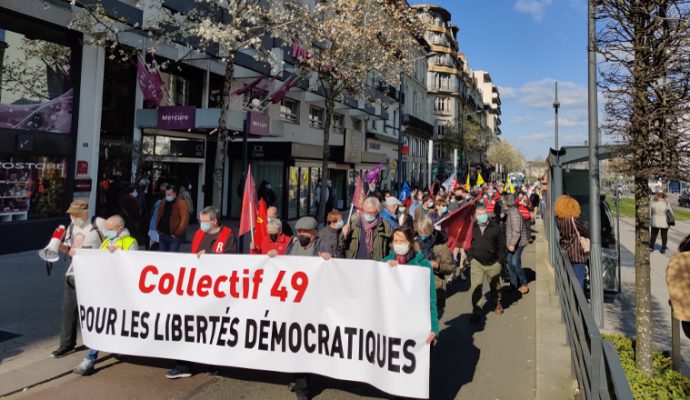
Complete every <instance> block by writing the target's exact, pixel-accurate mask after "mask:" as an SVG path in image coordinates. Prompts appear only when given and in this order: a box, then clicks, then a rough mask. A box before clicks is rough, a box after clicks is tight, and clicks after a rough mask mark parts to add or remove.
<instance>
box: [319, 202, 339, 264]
mask: <svg viewBox="0 0 690 400" xmlns="http://www.w3.org/2000/svg"><path fill="white" fill-rule="evenodd" d="M343 226H345V221H343V216H342V215H341V214H340V211H337V210H333V211H331V212H329V213H328V215H326V226H324V227H323V228H321V230H320V231H319V239H321V243H322V244H323V247H324V248H326V249H328V252H329V253H330V254H331V255H333V256H335V257H340V254H339V253H338V241H339V239H340V231H341V230H342V229H343Z"/></svg>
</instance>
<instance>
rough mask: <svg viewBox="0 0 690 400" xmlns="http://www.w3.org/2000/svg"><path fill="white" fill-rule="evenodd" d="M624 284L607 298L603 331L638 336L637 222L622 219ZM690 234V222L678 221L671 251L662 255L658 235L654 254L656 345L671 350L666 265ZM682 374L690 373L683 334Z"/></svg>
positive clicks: (688, 351) (688, 349)
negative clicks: (636, 325)
mask: <svg viewBox="0 0 690 400" xmlns="http://www.w3.org/2000/svg"><path fill="white" fill-rule="evenodd" d="M620 226H621V265H622V267H621V286H622V291H621V293H620V294H617V295H606V297H605V305H604V309H605V322H604V331H609V332H620V333H624V334H625V335H626V336H630V337H633V336H634V335H635V314H634V311H635V222H634V220H633V219H630V218H621V224H620ZM688 233H690V221H684V222H678V223H677V224H676V226H675V227H672V228H671V229H670V230H669V235H668V251H667V252H666V254H661V253H660V252H659V249H660V248H661V238H657V245H656V251H655V252H654V253H652V254H651V257H650V268H651V291H652V326H653V337H654V345H655V346H656V347H657V348H659V349H662V350H669V351H670V350H671V307H670V306H669V304H668V299H669V295H668V287H667V286H666V265H667V264H668V260H669V259H670V257H671V256H673V254H675V253H676V252H677V248H678V243H680V241H681V240H682V239H683V238H684V237H685V236H686V235H687V234H688ZM681 336H682V338H681V351H682V355H683V357H682V358H683V360H684V363H683V369H682V371H683V373H684V374H685V375H690V339H687V338H686V337H685V336H684V335H681Z"/></svg>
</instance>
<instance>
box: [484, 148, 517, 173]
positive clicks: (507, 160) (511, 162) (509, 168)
mask: <svg viewBox="0 0 690 400" xmlns="http://www.w3.org/2000/svg"><path fill="white" fill-rule="evenodd" d="M486 160H487V161H488V162H489V163H490V164H492V165H494V166H496V165H499V164H500V165H503V166H504V168H505V170H506V172H514V171H522V170H523V169H524V168H525V157H523V156H522V154H521V153H520V151H519V150H518V149H516V148H515V146H513V145H512V144H511V143H510V142H505V141H500V142H499V141H495V142H493V143H491V145H489V148H488V150H487V151H486Z"/></svg>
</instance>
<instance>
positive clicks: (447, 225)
mask: <svg viewBox="0 0 690 400" xmlns="http://www.w3.org/2000/svg"><path fill="white" fill-rule="evenodd" d="M478 200H479V197H477V198H475V199H474V200H472V201H471V202H469V203H467V204H465V205H463V206H462V207H460V208H459V209H457V210H455V211H453V212H452V213H450V214H449V215H448V216H447V217H446V218H444V219H443V220H441V221H440V222H439V224H440V225H441V229H442V230H444V231H446V232H448V247H449V248H451V249H454V248H455V247H462V248H466V246H468V245H469V244H470V243H471V241H472V226H473V224H474V209H475V204H476V203H477V201H478ZM468 239H469V241H468Z"/></svg>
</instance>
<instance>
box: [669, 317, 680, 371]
mask: <svg viewBox="0 0 690 400" xmlns="http://www.w3.org/2000/svg"><path fill="white" fill-rule="evenodd" d="M682 364H683V359H682V358H681V355H680V321H679V320H678V319H676V317H674V316H673V306H671V368H672V369H674V370H675V371H680V368H681V366H682Z"/></svg>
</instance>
